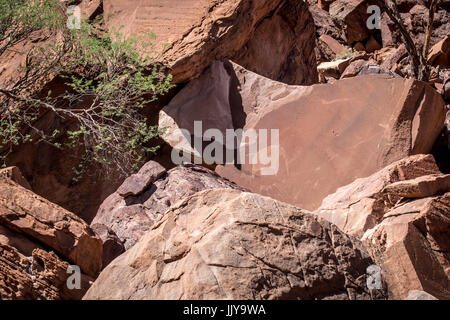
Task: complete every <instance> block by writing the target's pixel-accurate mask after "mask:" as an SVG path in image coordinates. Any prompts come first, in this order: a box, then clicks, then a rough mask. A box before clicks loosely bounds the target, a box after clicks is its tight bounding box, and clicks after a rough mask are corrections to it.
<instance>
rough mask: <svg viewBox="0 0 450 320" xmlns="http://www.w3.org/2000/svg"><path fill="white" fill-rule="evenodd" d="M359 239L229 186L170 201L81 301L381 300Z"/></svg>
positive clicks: (281, 204) (310, 217) (290, 209)
mask: <svg viewBox="0 0 450 320" xmlns="http://www.w3.org/2000/svg"><path fill="white" fill-rule="evenodd" d="M359 245H360V244H359V242H358V241H357V240H355V239H353V238H351V237H349V236H347V235H345V234H344V233H342V232H341V231H339V230H338V229H337V228H336V227H335V226H334V225H332V224H330V223H328V222H326V221H325V220H323V219H321V218H318V217H316V216H314V215H312V214H311V213H309V212H307V211H305V210H302V209H298V208H296V207H293V206H290V205H288V204H286V203H282V202H278V201H276V200H273V199H270V198H267V197H263V196H260V195H257V194H252V193H247V192H242V191H239V190H232V189H214V190H204V191H201V192H198V193H196V194H194V195H192V196H190V197H188V198H185V199H184V200H183V201H180V202H178V204H175V205H173V206H172V207H171V208H170V209H169V210H168V211H167V212H166V214H165V215H164V216H163V217H162V219H161V220H159V221H158V223H157V224H155V225H154V226H153V227H152V228H151V230H149V231H148V232H147V233H146V234H145V236H144V237H143V238H142V239H141V240H140V241H139V242H138V243H136V245H135V246H134V247H132V248H131V249H129V250H128V251H127V252H125V253H124V254H122V255H121V256H120V257H118V258H117V259H115V260H114V261H113V262H112V263H111V264H110V265H109V266H108V267H107V268H106V269H104V270H103V272H102V273H101V274H100V276H99V277H98V278H97V280H96V281H95V282H94V284H93V285H92V287H91V288H90V289H89V291H88V292H87V293H86V295H85V296H84V298H83V299H86V300H90V299H124V300H128V299H138V300H140V299H142V300H146V299H171V300H172V299H173V300H178V299H188V300H197V299H231V300H234V299H241V300H247V299H250V300H254V299H264V300H266V299H334V300H341V299H342V300H347V299H351V300H354V299H383V298H384V297H385V291H384V290H383V287H382V286H380V289H379V290H376V289H374V290H369V289H368V288H367V285H366V283H367V277H368V276H367V273H366V269H367V267H368V266H370V265H373V262H372V261H371V259H370V258H368V256H367V255H366V253H365V252H364V251H363V250H361V248H360V246H359Z"/></svg>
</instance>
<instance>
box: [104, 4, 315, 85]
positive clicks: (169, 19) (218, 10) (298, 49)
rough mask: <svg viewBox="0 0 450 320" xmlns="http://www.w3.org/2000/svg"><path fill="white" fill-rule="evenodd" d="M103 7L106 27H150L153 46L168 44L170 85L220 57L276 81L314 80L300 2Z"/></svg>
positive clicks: (308, 21)
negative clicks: (171, 78) (229, 59)
mask: <svg viewBox="0 0 450 320" xmlns="http://www.w3.org/2000/svg"><path fill="white" fill-rule="evenodd" d="M104 11H105V17H109V16H110V15H111V17H109V18H107V19H108V21H107V24H108V26H109V27H110V29H112V28H116V29H117V28H119V27H120V26H122V25H123V26H124V29H123V32H124V33H125V34H126V35H129V34H142V33H144V32H147V31H152V32H154V33H155V34H156V36H157V39H156V41H154V47H153V48H154V49H156V50H161V49H162V45H163V44H169V46H168V47H167V48H166V49H165V50H164V51H165V55H164V56H165V64H166V65H168V66H169V67H170V68H171V69H172V74H173V75H174V81H175V82H176V83H181V82H186V81H187V80H190V79H192V78H195V77H197V76H199V75H200V74H201V72H202V71H203V70H204V69H205V68H207V67H208V66H209V65H210V64H211V63H212V61H213V60H215V59H221V58H225V57H227V58H233V59H234V60H235V61H238V62H239V63H240V64H242V65H244V66H245V67H247V68H248V69H250V70H253V71H255V72H258V73H260V74H262V75H264V76H267V77H270V78H272V79H275V80H279V81H282V82H286V83H290V84H312V83H315V82H317V73H316V70H315V56H314V39H315V38H314V23H313V20H312V18H311V15H310V13H309V11H308V6H307V4H305V3H304V2H303V1H297V0H288V1H281V0H269V1H267V0H255V1H244V0H228V1H220V0H184V1H178V0H168V1H164V2H161V1H159V0H146V1H141V2H139V3H137V4H136V1H133V0H105V1H104Z"/></svg>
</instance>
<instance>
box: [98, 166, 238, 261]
mask: <svg viewBox="0 0 450 320" xmlns="http://www.w3.org/2000/svg"><path fill="white" fill-rule="evenodd" d="M154 172H161V166H160V165H159V164H158V163H156V162H154V161H150V162H148V163H147V164H146V165H145V166H144V167H143V169H141V170H140V171H139V175H142V177H143V179H145V178H147V177H149V176H152V177H154V175H153V173H154ZM124 184H127V182H126V181H125V183H124ZM213 188H236V189H240V188H239V187H238V186H237V185H235V184H233V183H231V182H229V181H227V180H225V179H223V178H221V177H219V175H217V174H216V173H215V172H213V171H211V170H208V169H206V168H203V167H200V166H178V167H175V168H173V169H171V170H169V171H168V172H167V173H165V172H164V174H163V175H162V176H160V177H159V178H158V179H156V180H154V181H153V182H152V183H150V184H149V185H148V186H146V187H145V188H143V189H142V190H141V191H140V192H139V194H138V195H135V196H127V197H123V196H122V195H121V194H120V193H119V192H115V193H113V194H112V195H110V196H109V197H108V198H107V199H106V200H105V201H104V202H103V204H102V205H101V206H100V208H99V210H98V213H97V215H96V216H95V218H94V220H93V221H92V224H91V225H92V227H93V228H94V229H95V230H98V229H100V228H101V226H105V227H107V228H108V229H109V230H110V231H111V232H113V233H115V234H116V235H117V237H118V239H119V240H120V242H121V243H123V245H124V248H125V249H129V248H131V247H132V246H133V245H134V244H135V243H136V242H137V241H139V239H140V238H141V237H142V236H143V235H144V234H145V233H146V232H147V231H148V230H149V229H150V228H151V226H152V225H153V224H154V223H155V222H156V221H158V219H159V218H160V217H161V216H162V215H163V214H164V212H165V211H166V210H167V209H168V208H169V207H170V206H171V205H172V204H174V203H175V202H177V201H179V200H181V199H183V198H184V197H187V196H190V195H192V194H194V193H196V192H198V191H201V190H204V189H213ZM123 189H124V185H122V186H121V187H120V188H119V190H123ZM100 234H105V232H104V231H102V232H101V233H100ZM107 239H108V237H105V236H103V237H102V240H103V241H104V252H105V254H106V255H107V256H108V257H109V258H108V259H107V260H109V261H110V260H112V259H111V258H112V257H116V256H118V255H119V254H120V253H121V252H120V250H117V251H113V252H111V251H110V249H108V248H105V246H107V245H108V243H109V242H106V240H107ZM110 240H111V239H110ZM114 247H117V249H118V248H119V246H118V245H115V246H114ZM107 262H108V261H107Z"/></svg>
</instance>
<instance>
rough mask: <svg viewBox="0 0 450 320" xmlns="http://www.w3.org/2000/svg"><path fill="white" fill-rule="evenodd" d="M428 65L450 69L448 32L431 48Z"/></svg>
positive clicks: (449, 35)
mask: <svg viewBox="0 0 450 320" xmlns="http://www.w3.org/2000/svg"><path fill="white" fill-rule="evenodd" d="M428 63H430V64H433V65H440V66H443V67H450V32H449V33H448V34H447V35H446V37H445V38H444V39H442V40H441V41H439V42H438V43H436V44H435V45H434V46H433V47H432V48H431V50H430V53H429V55H428Z"/></svg>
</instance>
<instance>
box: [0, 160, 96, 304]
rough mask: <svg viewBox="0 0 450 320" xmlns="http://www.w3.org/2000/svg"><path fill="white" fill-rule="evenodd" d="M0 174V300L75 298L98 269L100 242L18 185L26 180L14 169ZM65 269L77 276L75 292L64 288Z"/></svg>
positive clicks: (66, 214) (81, 225)
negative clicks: (76, 269)
mask: <svg viewBox="0 0 450 320" xmlns="http://www.w3.org/2000/svg"><path fill="white" fill-rule="evenodd" d="M0 175H1V179H0V299H80V298H81V297H82V296H83V295H84V293H85V292H86V290H87V288H88V287H89V281H92V280H93V279H94V277H96V276H97V275H98V273H99V272H100V270H101V257H102V245H101V241H100V239H99V238H98V237H97V236H96V235H95V234H94V232H93V231H92V230H91V229H90V228H89V226H88V225H87V224H86V223H85V222H84V221H82V220H81V219H80V218H79V217H77V216H76V215H74V214H73V213H71V212H69V211H66V210H64V209H63V208H61V207H58V206H57V205H55V204H53V203H50V202H49V201H47V200H45V199H43V198H41V197H39V196H38V195H36V194H34V193H33V192H31V191H30V190H28V189H25V188H24V187H22V186H21V185H19V183H17V182H16V181H18V182H21V183H22V184H25V182H26V180H24V179H23V177H22V175H21V173H20V171H18V169H17V168H6V169H3V170H1V172H0ZM12 179H14V180H12ZM69 265H77V266H78V267H79V268H80V271H81V272H82V273H81V274H80V275H79V276H80V285H81V286H80V287H79V288H73V289H71V288H69V287H68V285H67V280H68V278H69V276H71V274H72V273H71V272H68V268H69Z"/></svg>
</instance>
